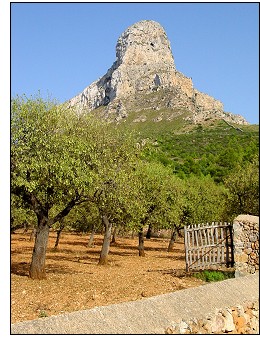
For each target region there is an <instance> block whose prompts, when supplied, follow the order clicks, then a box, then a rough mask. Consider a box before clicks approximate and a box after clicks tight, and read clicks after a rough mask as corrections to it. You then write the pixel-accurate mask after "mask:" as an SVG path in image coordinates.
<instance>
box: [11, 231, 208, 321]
mask: <svg viewBox="0 0 260 345" xmlns="http://www.w3.org/2000/svg"><path fill="white" fill-rule="evenodd" d="M88 238H89V236H88V235H84V236H80V235H77V234H72V233H68V232H67V233H63V234H62V235H61V239H60V244H59V249H58V251H54V250H53V247H54V243H55V239H56V233H55V232H51V233H50V238H49V244H48V250H47V256H46V272H47V279H46V280H40V281H39V280H31V279H29V278H28V270H29V265H30V261H31V255H32V249H33V244H34V243H33V241H30V234H28V233H25V234H23V233H22V232H17V233H16V234H13V235H12V239H11V249H12V254H11V322H12V323H15V322H20V321H25V320H32V319H37V318H39V317H44V316H51V315H58V314H62V313H66V312H72V311H76V310H82V309H89V308H93V307H96V306H102V305H108V304H113V303H120V302H126V301H134V300H138V299H142V298H146V297H150V296H155V295H160V294H164V293H169V292H173V291H176V290H180V289H185V288H189V287H193V286H198V285H202V284H205V283H204V282H202V281H201V280H198V279H196V278H194V277H191V276H187V275H186V274H185V270H184V269H185V256H184V244H183V240H182V239H179V240H178V241H177V242H176V244H175V247H174V251H173V252H171V253H168V252H167V247H168V240H166V239H161V238H157V239H150V240H146V241H145V252H146V255H145V257H139V256H138V250H137V242H138V239H137V238H134V239H132V238H123V237H118V238H117V242H116V243H115V244H113V245H112V246H111V248H110V255H109V264H108V265H106V266H101V265H98V264H97V263H98V259H99V253H100V250H101V245H102V236H101V235H97V236H96V237H95V245H94V247H92V248H87V247H86V244H87V241H88Z"/></svg>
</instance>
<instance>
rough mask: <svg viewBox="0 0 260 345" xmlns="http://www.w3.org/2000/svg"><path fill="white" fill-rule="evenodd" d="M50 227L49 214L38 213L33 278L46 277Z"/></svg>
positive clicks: (33, 256) (31, 271)
mask: <svg viewBox="0 0 260 345" xmlns="http://www.w3.org/2000/svg"><path fill="white" fill-rule="evenodd" d="M49 231H50V227H49V224H48V215H47V214H43V213H41V214H39V215H38V227H37V230H36V236H35V242H34V248H33V254H32V262H31V266H30V270H29V277H30V278H32V279H45V278H46V273H45V257H46V250H47V245H48V238H49Z"/></svg>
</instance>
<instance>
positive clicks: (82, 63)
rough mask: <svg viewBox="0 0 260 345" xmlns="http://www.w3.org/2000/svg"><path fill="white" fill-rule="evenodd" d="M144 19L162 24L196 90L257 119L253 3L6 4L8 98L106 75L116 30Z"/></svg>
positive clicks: (60, 93)
mask: <svg viewBox="0 0 260 345" xmlns="http://www.w3.org/2000/svg"><path fill="white" fill-rule="evenodd" d="M143 19H151V20H155V21H158V22H159V23H160V24H161V25H162V26H163V27H164V29H165V31H166V33H167V36H168V38H169V40H170V42H171V48H172V53H173V57H174V60H175V65H176V68H177V69H178V70H179V71H180V72H182V73H183V74H184V75H186V76H187V77H191V78H192V80H193V84H194V87H195V88H197V89H198V90H199V91H201V92H205V93H207V94H209V95H210V96H213V97H214V98H216V99H218V100H220V101H221V102H223V104H224V110H225V111H230V112H232V113H234V114H240V115H242V116H244V117H245V118H246V119H247V120H248V121H249V122H250V123H259V119H258V118H259V33H258V31H259V5H258V3H13V4H12V5H11V96H12V97H13V96H16V95H17V94H18V95H21V94H26V95H27V96H31V95H36V94H37V93H38V91H40V92H41V95H42V96H43V97H46V96H47V95H49V96H50V97H51V98H55V99H57V100H58V101H59V102H63V101H65V100H68V99H70V98H72V97H73V96H75V95H77V94H78V93H80V92H81V91H82V90H83V89H84V88H85V87H87V86H88V85H89V84H91V83H92V82H93V81H95V80H97V79H98V78H99V77H101V76H103V75H104V74H105V73H106V71H107V70H108V68H110V67H111V65H112V63H113V62H114V61H115V59H116V56H115V46H116V42H117V39H118V37H119V36H120V34H121V33H122V32H123V31H124V30H125V29H126V28H127V27H128V26H130V25H132V24H134V23H135V22H137V21H139V20H143Z"/></svg>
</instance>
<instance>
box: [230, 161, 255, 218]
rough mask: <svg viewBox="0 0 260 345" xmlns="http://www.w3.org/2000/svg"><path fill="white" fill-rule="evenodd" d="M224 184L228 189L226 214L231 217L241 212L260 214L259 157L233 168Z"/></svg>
mask: <svg viewBox="0 0 260 345" xmlns="http://www.w3.org/2000/svg"><path fill="white" fill-rule="evenodd" d="M224 184H225V186H226V188H227V189H228V197H227V198H226V203H225V204H226V214H227V215H228V217H229V218H230V219H234V217H236V216H238V215H239V214H252V215H259V160H258V157H255V158H254V159H253V160H252V162H248V163H246V164H245V165H241V166H240V167H238V168H236V169H235V170H233V171H232V172H231V173H230V174H229V176H228V177H226V178H225V179H224Z"/></svg>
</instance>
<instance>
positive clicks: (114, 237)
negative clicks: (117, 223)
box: [110, 227, 117, 243]
mask: <svg viewBox="0 0 260 345" xmlns="http://www.w3.org/2000/svg"><path fill="white" fill-rule="evenodd" d="M116 233H117V228H116V227H114V230H113V232H112V239H111V242H110V243H116Z"/></svg>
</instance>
